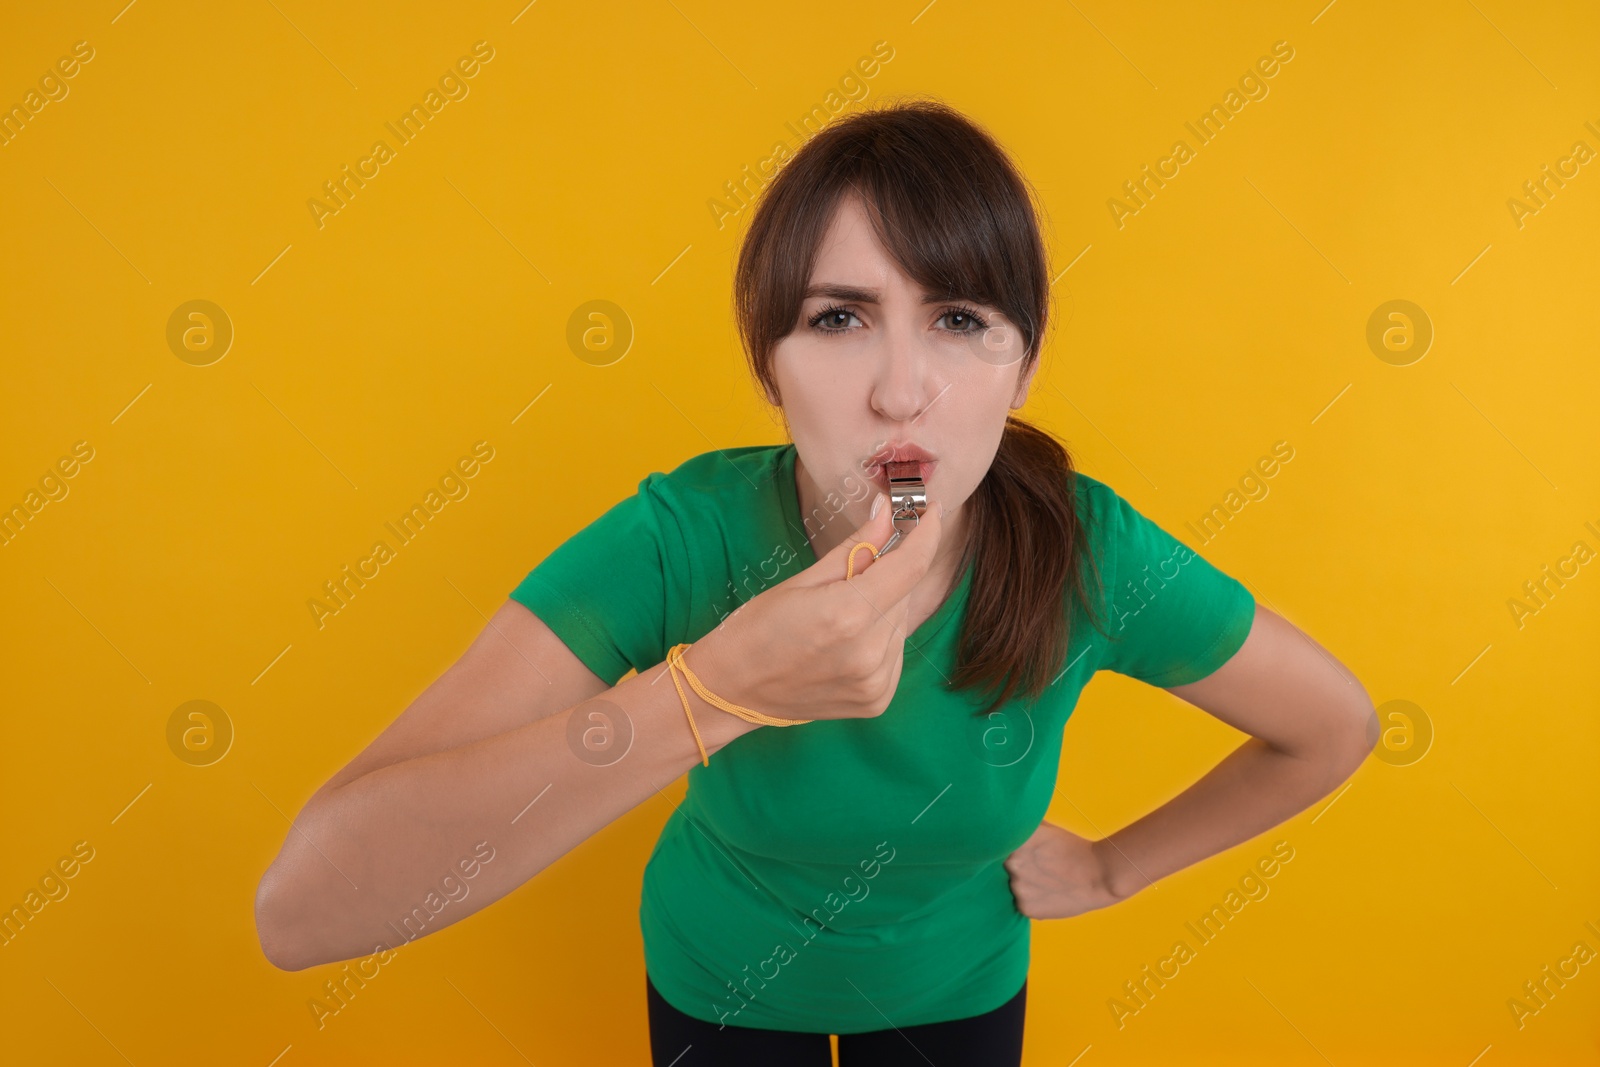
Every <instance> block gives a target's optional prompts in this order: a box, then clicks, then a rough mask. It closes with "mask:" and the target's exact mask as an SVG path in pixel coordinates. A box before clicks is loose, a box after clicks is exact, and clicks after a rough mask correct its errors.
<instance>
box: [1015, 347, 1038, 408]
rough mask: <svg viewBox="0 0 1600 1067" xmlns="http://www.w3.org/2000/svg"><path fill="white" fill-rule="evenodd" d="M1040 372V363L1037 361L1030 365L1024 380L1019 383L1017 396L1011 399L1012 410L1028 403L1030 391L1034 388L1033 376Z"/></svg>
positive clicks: (1024, 373) (1023, 376) (1025, 372)
mask: <svg viewBox="0 0 1600 1067" xmlns="http://www.w3.org/2000/svg"><path fill="white" fill-rule="evenodd" d="M1038 372H1039V361H1038V360H1037V359H1036V360H1034V361H1033V362H1032V363H1030V364H1029V365H1028V369H1027V370H1026V371H1024V372H1023V375H1022V380H1021V381H1019V382H1018V383H1017V391H1016V394H1015V395H1013V396H1012V398H1011V410H1013V411H1015V410H1017V409H1018V408H1020V407H1022V406H1023V405H1024V404H1026V403H1027V402H1028V390H1029V389H1030V388H1031V387H1032V386H1033V376H1034V375H1035V374H1037V373H1038Z"/></svg>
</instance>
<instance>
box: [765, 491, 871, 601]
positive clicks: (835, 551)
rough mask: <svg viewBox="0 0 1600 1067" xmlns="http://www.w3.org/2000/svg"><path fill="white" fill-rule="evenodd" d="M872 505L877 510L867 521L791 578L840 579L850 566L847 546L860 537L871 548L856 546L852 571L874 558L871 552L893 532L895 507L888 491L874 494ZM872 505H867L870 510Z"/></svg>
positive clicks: (860, 569)
mask: <svg viewBox="0 0 1600 1067" xmlns="http://www.w3.org/2000/svg"><path fill="white" fill-rule="evenodd" d="M872 506H873V507H875V508H876V509H877V513H876V514H873V515H871V516H870V517H869V518H868V519H867V521H866V522H864V523H862V524H861V525H860V526H857V527H856V528H855V529H854V530H852V531H851V532H850V534H849V535H848V536H846V537H845V539H844V540H843V541H840V542H839V543H838V544H837V545H834V546H833V548H831V549H829V550H828V552H827V554H826V555H823V556H822V557H820V558H819V559H818V560H817V562H816V563H814V564H812V565H811V566H810V567H807V568H806V569H805V570H803V571H801V572H800V573H799V574H797V575H795V576H794V578H792V579H791V581H794V582H796V583H798V584H801V585H821V584H823V583H825V582H837V581H843V580H844V576H845V571H846V570H847V569H848V568H849V558H850V550H851V549H853V548H855V546H856V545H859V544H861V543H862V542H863V541H864V542H866V543H867V544H868V545H871V546H872V547H871V548H861V549H857V550H856V554H855V561H854V570H853V573H854V574H858V575H859V574H861V573H862V572H863V571H865V570H866V569H867V568H868V567H870V566H872V565H873V563H875V562H876V561H875V560H874V559H873V558H872V556H873V553H875V552H877V551H878V550H879V549H881V548H883V546H884V544H885V543H887V542H888V540H889V537H890V536H891V535H892V534H893V533H894V518H893V516H894V509H893V508H892V507H890V506H889V496H888V494H887V493H883V492H879V493H878V495H877V496H876V497H875V498H874V501H873V505H872ZM870 510H871V509H869V511H870Z"/></svg>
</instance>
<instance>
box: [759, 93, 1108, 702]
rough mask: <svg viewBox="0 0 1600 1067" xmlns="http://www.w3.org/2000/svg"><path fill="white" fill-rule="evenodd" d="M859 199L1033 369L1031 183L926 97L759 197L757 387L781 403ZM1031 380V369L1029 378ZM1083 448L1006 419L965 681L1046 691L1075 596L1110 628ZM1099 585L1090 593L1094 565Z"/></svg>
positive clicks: (1003, 692)
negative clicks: (820, 278)
mask: <svg viewBox="0 0 1600 1067" xmlns="http://www.w3.org/2000/svg"><path fill="white" fill-rule="evenodd" d="M852 192H853V193H856V194H858V195H860V196H861V198H862V200H863V202H864V203H865V204H866V205H867V208H868V211H867V214H868V215H869V217H871V219H872V223H873V229H874V232H875V233H876V234H877V237H878V240H879V242H880V243H881V244H882V245H883V247H884V249H885V250H886V251H887V252H888V254H889V256H890V257H891V258H892V259H893V260H894V261H895V262H896V263H898V264H899V266H900V268H901V269H902V270H903V271H905V273H906V274H907V275H908V276H909V277H911V278H912V279H913V280H914V281H916V282H917V283H918V284H919V285H921V286H922V287H923V288H924V289H927V290H928V291H930V292H935V293H940V294H942V295H944V296H946V297H948V298H951V299H954V298H956V297H965V298H966V299H969V300H976V301H979V302H982V303H985V304H989V305H991V306H994V307H997V308H999V309H1000V310H1001V312H1003V313H1004V315H1005V316H1006V318H1007V319H1009V320H1010V321H1012V322H1014V323H1017V324H1018V328H1019V329H1020V331H1021V334H1022V339H1023V342H1024V344H1025V346H1026V349H1025V352H1026V354H1025V355H1024V356H1023V358H1022V360H1021V361H1020V363H1019V365H1018V372H1019V375H1020V374H1025V373H1026V372H1027V370H1028V368H1029V367H1030V366H1032V365H1033V363H1034V362H1036V361H1037V360H1038V359H1039V347H1040V343H1041V340H1042V338H1041V334H1042V333H1043V331H1044V328H1045V325H1046V322H1047V321H1048V314H1049V303H1050V275H1049V267H1048V264H1047V257H1046V253H1045V247H1044V241H1043V239H1042V238H1041V236H1040V232H1039V225H1038V219H1037V211H1038V209H1037V208H1036V207H1035V202H1034V200H1033V198H1032V190H1031V187H1030V186H1029V185H1028V183H1027V180H1026V179H1025V178H1024V177H1023V176H1022V174H1021V172H1020V171H1019V170H1018V169H1017V167H1016V166H1015V164H1013V163H1012V162H1011V160H1010V158H1009V157H1008V156H1007V154H1006V152H1005V150H1004V149H1002V148H1001V147H1000V145H999V144H998V143H997V142H996V141H995V140H994V138H993V137H992V136H991V135H990V134H989V133H988V132H987V131H985V130H983V129H982V128H980V127H979V126H978V125H976V124H975V123H974V122H972V120H970V119H968V118H966V117H965V116H964V115H962V114H961V113H960V112H958V111H956V110H954V109H953V108H950V107H949V106H947V105H945V104H943V103H940V102H937V101H933V100H926V99H914V100H909V101H905V102H896V103H892V104H887V105H880V106H878V107H874V108H871V109H868V110H865V111H860V112H857V113H855V114H853V115H851V116H849V117H847V118H842V119H839V120H837V121H835V122H833V123H830V124H829V125H828V126H826V127H824V128H823V129H822V131H821V132H819V133H817V134H816V135H815V136H813V137H812V138H811V139H810V140H809V141H807V142H806V143H805V144H804V145H803V146H802V147H801V148H800V149H799V151H798V152H796V153H795V155H794V156H793V158H791V159H789V160H787V161H786V162H785V163H784V164H783V166H782V168H781V169H780V170H779V171H778V173H777V176H776V177H775V178H774V179H773V180H772V183H771V184H770V185H769V186H768V187H767V188H766V189H765V190H764V191H763V193H762V195H761V199H760V201H759V202H758V204H757V205H756V208H755V211H754V213H753V215H752V217H751V220H750V226H749V229H748V230H747V231H746V233H745V236H744V239H743V243H742V245H741V247H740V250H739V261H738V266H737V268H736V270H735V276H734V286H733V289H734V317H735V319H736V321H737V323H738V328H739V333H740V336H741V339H742V340H743V342H744V347H745V353H746V355H747V357H748V359H749V361H750V369H751V372H752V373H753V374H754V375H755V378H756V380H757V382H758V383H759V384H760V385H761V386H763V387H764V388H765V389H766V390H768V392H769V393H770V395H771V396H774V397H778V398H779V402H780V404H781V402H782V398H781V395H780V393H779V391H778V384H777V381H776V379H775V378H774V376H773V373H772V355H773V349H774V348H775V346H776V345H777V343H778V342H779V341H780V340H782V339H783V338H784V337H786V336H787V335H788V334H789V333H790V332H791V331H792V330H794V328H795V327H796V326H797V325H798V320H799V317H800V308H801V305H802V304H803V303H804V293H805V290H806V286H807V284H808V283H809V281H810V277H811V270H812V268H813V266H814V265H815V263H816V256H817V248H818V245H819V244H820V243H821V240H822V237H823V236H824V234H825V233H826V232H827V228H828V225H829V223H830V222H831V221H832V218H833V213H834V209H835V208H836V207H837V206H838V204H839V202H840V200H841V199H842V198H843V196H844V195H845V194H847V193H852ZM1018 380H1019V381H1020V380H1021V379H1020V377H1019V379H1018ZM1076 481H1077V479H1076V476H1075V474H1074V469H1073V465H1072V457H1071V456H1070V455H1069V454H1068V452H1067V450H1066V448H1065V446H1064V445H1062V444H1061V443H1060V442H1059V441H1057V440H1056V439H1055V437H1054V436H1053V435H1051V434H1050V433H1049V432H1048V431H1046V430H1043V429H1040V428H1039V427H1036V426H1033V425H1031V424H1029V423H1026V422H1023V421H1022V420H1020V419H1017V418H1015V417H1012V416H1009V415H1008V416H1007V417H1006V425H1005V430H1004V432H1003V434H1002V435H1001V438H1000V448H999V451H998V452H997V453H996V454H995V457H994V461H993V463H992V464H991V465H990V467H989V471H988V473H987V474H986V475H985V476H984V478H983V481H982V482H980V483H979V484H978V487H977V489H976V490H975V491H974V492H973V494H972V497H971V498H970V500H969V510H970V515H969V519H968V524H969V536H968V540H967V545H966V548H965V551H964V553H963V555H962V558H961V560H960V562H959V566H958V569H957V572H956V573H957V574H965V573H966V568H967V566H968V565H969V564H970V563H972V562H973V560H974V559H976V566H975V569H974V571H973V581H972V588H971V593H970V596H969V599H968V603H967V608H966V617H965V619H964V620H963V623H962V629H961V639H960V645H959V649H958V652H957V661H956V671H955V676H954V677H953V678H952V679H950V686H951V688H953V689H960V690H971V689H978V688H983V689H986V690H988V691H990V692H991V693H992V692H993V691H994V690H996V689H998V690H1000V692H999V695H998V696H997V697H995V698H994V699H993V701H992V702H991V703H990V704H989V706H988V707H986V708H984V709H983V710H982V712H980V714H988V713H989V712H991V711H993V710H995V709H998V708H999V707H1000V706H1001V705H1002V704H1004V703H1006V701H1008V700H1009V699H1011V697H1012V694H1013V693H1014V692H1015V691H1016V690H1017V689H1018V688H1019V687H1020V688H1021V689H1022V691H1023V696H1024V699H1026V700H1027V701H1028V702H1029V703H1032V702H1034V701H1036V700H1037V699H1038V698H1039V696H1040V695H1041V694H1042V693H1043V692H1044V690H1045V689H1046V688H1047V687H1048V686H1049V685H1050V683H1051V682H1052V681H1054V680H1055V678H1056V677H1057V676H1058V674H1059V672H1060V670H1061V668H1062V665H1063V661H1064V660H1065V658H1066V650H1067V641H1068V636H1069V617H1070V615H1071V613H1072V607H1071V605H1070V604H1069V602H1068V599H1067V598H1068V596H1069V595H1070V597H1071V600H1072V604H1077V605H1081V606H1082V607H1083V608H1084V609H1085V610H1086V613H1087V617H1088V618H1089V620H1090V621H1091V623H1092V624H1093V625H1095V626H1096V627H1097V628H1098V627H1099V625H1100V624H1099V621H1098V609H1097V607H1096V602H1097V600H1098V597H1099V575H1098V573H1096V572H1095V568H1094V567H1093V565H1092V562H1091V563H1090V565H1089V566H1088V567H1087V568H1085V566H1084V564H1085V562H1086V561H1088V557H1089V552H1088V536H1087V532H1086V531H1085V530H1084V528H1083V524H1082V523H1081V522H1080V520H1079V516H1078V509H1077V506H1076V500H1075V493H1074V488H1075V485H1076ZM1085 569H1087V570H1088V571H1089V572H1090V574H1092V575H1093V578H1094V581H1095V584H1096V594H1095V597H1094V598H1093V599H1091V598H1090V597H1089V596H1088V594H1087V593H1086V589H1085V580H1084V573H1083V572H1084V570H1085Z"/></svg>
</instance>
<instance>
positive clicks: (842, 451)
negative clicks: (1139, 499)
mask: <svg viewBox="0 0 1600 1067" xmlns="http://www.w3.org/2000/svg"><path fill="white" fill-rule="evenodd" d="M963 309H966V310H963ZM969 311H970V312H976V315H972V314H969V313H968V312H969ZM1023 355H1024V352H1023V344H1022V338H1021V334H1020V332H1019V331H1018V330H1017V329H1016V328H1015V327H1014V325H1012V324H1011V323H1010V322H1009V321H1008V320H1007V319H1006V318H1005V317H1004V316H1003V315H1002V314H1001V313H1000V311H999V310H998V309H997V308H994V307H992V306H990V305H986V304H978V303H975V302H973V301H970V300H967V299H964V298H959V297H958V298H956V299H944V298H942V297H935V296H933V295H932V294H925V293H924V292H923V290H922V288H921V287H920V286H918V285H917V283H916V282H914V281H913V280H912V279H911V278H909V277H907V276H906V275H905V274H904V273H903V272H902V271H901V270H900V268H899V267H898V266H897V265H896V264H895V263H894V261H893V260H891V259H890V258H889V256H888V254H887V253H886V252H885V251H884V249H883V248H882V247H881V246H880V245H879V244H878V241H877V238H876V236H875V235H874V234H873V231H872V224H871V222H870V221H869V220H868V218H867V215H866V211H865V208H864V207H863V205H862V203H861V200H860V198H859V197H858V196H856V195H854V194H850V195H847V196H846V197H845V198H844V199H843V200H842V201H841V203H840V207H839V209H838V210H837V211H836V212H835V213H834V217H833V221H832V222H831V224H830V226H829V229H828V232H827V234H826V235H825V236H824V238H823V241H822V244H821V246H820V248H819V250H818V255H817V262H816V266H815V268H814V269H813V272H812V275H811V278H810V284H809V286H808V289H807V295H806V298H805V301H804V302H803V304H802V305H801V309H800V317H799V320H798V322H797V323H796V324H795V326H794V329H793V331H792V332H791V333H790V334H789V335H788V336H786V337H785V338H783V340H781V341H779V342H778V344H777V347H776V350H775V352H774V355H773V368H772V369H773V376H774V377H775V379H776V381H777V383H778V389H779V391H780V393H781V401H782V409H783V415H784V420H785V422H786V424H787V425H788V428H789V433H790V435H791V436H792V437H793V438H794V442H795V448H796V451H797V452H798V454H799V456H800V460H801V463H802V465H803V466H804V468H805V473H806V475H808V476H809V478H810V480H811V482H812V485H813V493H812V495H813V498H814V499H815V500H818V501H820V500H821V499H823V498H825V497H826V496H827V495H828V494H829V493H837V494H838V495H839V497H840V498H846V499H849V500H851V501H853V502H854V507H852V508H850V509H848V510H849V511H850V512H851V513H852V514H851V516H850V518H851V519H852V520H855V521H852V522H850V523H849V524H848V525H849V527H850V528H853V527H854V526H855V525H858V524H859V522H864V521H865V520H866V514H867V508H868V507H869V506H870V504H871V501H872V498H873V497H874V496H875V495H876V490H884V489H886V488H887V481H886V479H885V476H884V475H883V473H882V470H881V467H880V466H877V465H875V464H874V463H873V460H874V457H875V456H876V457H880V458H882V457H884V456H885V455H886V454H887V449H888V448H889V447H891V446H896V445H912V446H918V447H920V448H922V449H923V450H925V451H926V453H927V454H928V455H930V456H932V457H933V462H932V463H931V464H924V466H923V478H924V481H925V482H926V483H927V487H928V499H929V503H930V506H931V505H932V503H933V502H934V501H937V502H938V503H940V504H942V505H943V506H944V508H945V513H946V515H947V516H951V517H954V518H957V520H958V521H959V516H952V513H954V512H956V510H957V509H958V508H960V507H961V505H962V504H963V503H964V502H965V501H966V500H967V498H968V497H969V496H971V495H972V492H973V490H975V489H976V488H977V486H978V483H979V482H981V481H982V480H983V477H984V475H985V474H986V473H987V472H988V470H989V465H990V463H991V462H992V461H993V459H994V455H995V452H996V451H998V449H999V447H1000V437H1001V434H1002V433H1003V432H1004V429H1005V419H1006V414H1007V412H1008V411H1010V410H1013V409H1016V408H1020V407H1021V406H1022V405H1023V403H1024V401H1025V400H1026V399H1027V392H1028V387H1029V385H1030V384H1031V382H1032V380H1033V372H1034V371H1035V370H1036V369H1037V367H1038V361H1034V363H1033V364H1032V365H1031V366H1030V367H1029V368H1028V371H1027V373H1026V375H1023V374H1022V368H1023V362H1024V361H1023V358H1022V357H1023ZM768 399H769V400H770V401H771V402H773V403H774V404H777V403H779V400H780V397H772V396H769V397H768ZM869 480H870V481H872V482H873V483H875V489H873V488H870V487H869V490H868V491H866V492H863V486H865V485H866V484H867V483H868V481H869ZM803 482H804V479H802V484H803ZM804 503H805V501H804V500H802V504H804ZM949 522H950V518H947V519H946V523H949ZM949 529H951V527H949V526H947V530H949ZM846 532H848V531H847V530H846ZM839 536H841V537H842V536H844V534H842V533H841V534H840V535H839ZM829 540H831V538H829ZM943 554H944V553H943V548H941V555H943Z"/></svg>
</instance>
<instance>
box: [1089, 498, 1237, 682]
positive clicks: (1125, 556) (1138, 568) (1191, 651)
mask: <svg viewBox="0 0 1600 1067" xmlns="http://www.w3.org/2000/svg"><path fill="white" fill-rule="evenodd" d="M1091 491H1092V492H1093V493H1095V494H1097V495H1096V498H1095V499H1096V500H1097V506H1096V508H1095V515H1094V520H1093V521H1094V522H1095V523H1096V524H1097V527H1098V529H1097V531H1096V532H1097V533H1098V534H1099V540H1100V541H1101V543H1102V546H1103V548H1102V552H1103V559H1102V562H1101V564H1100V566H1101V574H1102V577H1103V579H1104V591H1105V598H1106V599H1105V603H1106V612H1105V629H1106V632H1107V639H1106V644H1105V651H1104V654H1103V657H1102V659H1101V662H1100V666H1099V669H1100V670H1108V671H1115V672H1117V673H1118V674H1125V675H1127V676H1128V677H1130V678H1137V679H1139V680H1140V681H1142V682H1146V683H1148V684H1150V685H1154V686H1162V687H1167V686H1174V685H1186V684H1188V683H1189V682H1195V681H1199V680H1200V679H1201V678H1204V677H1205V676H1206V675H1208V674H1210V673H1211V672H1212V671H1215V670H1216V669H1217V668H1218V667H1220V666H1222V665H1223V664H1224V663H1226V662H1227V661H1228V660H1229V658H1231V657H1232V656H1233V654H1234V653H1235V652H1237V651H1238V650H1239V647H1240V646H1241V645H1243V644H1244V640H1245V638H1246V637H1248V636H1249V635H1250V628H1251V625H1252V624H1253V622H1254V621H1255V597H1254V596H1252V595H1251V593H1250V591H1249V590H1248V589H1246V588H1245V586H1244V584H1243V583H1242V582H1240V581H1239V580H1238V579H1237V578H1234V577H1233V576H1231V575H1229V574H1226V573H1224V572H1223V571H1221V570H1219V569H1217V568H1216V567H1215V566H1213V565H1212V564H1211V563H1209V562H1208V561H1207V560H1206V559H1205V558H1204V557H1202V556H1200V555H1198V554H1197V553H1195V552H1194V550H1192V549H1191V548H1190V547H1189V546H1188V545H1186V544H1184V543H1183V542H1182V541H1179V540H1178V539H1177V538H1176V537H1173V536H1172V535H1171V534H1170V533H1168V532H1167V531H1166V530H1164V529H1162V528H1161V527H1160V526H1158V525H1157V524H1156V523H1155V522H1153V521H1152V520H1151V519H1149V518H1147V517H1146V516H1145V515H1143V514H1142V513H1140V512H1139V511H1138V510H1137V509H1135V508H1134V506H1133V505H1132V504H1129V503H1128V502H1127V501H1126V500H1124V499H1123V498H1122V497H1121V496H1120V495H1118V494H1117V493H1116V492H1115V491H1114V490H1112V489H1111V488H1110V487H1109V486H1106V485H1104V484H1103V483H1102V484H1099V485H1096V486H1095V487H1094V488H1093V489H1092V490H1091Z"/></svg>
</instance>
